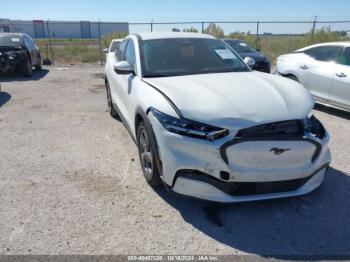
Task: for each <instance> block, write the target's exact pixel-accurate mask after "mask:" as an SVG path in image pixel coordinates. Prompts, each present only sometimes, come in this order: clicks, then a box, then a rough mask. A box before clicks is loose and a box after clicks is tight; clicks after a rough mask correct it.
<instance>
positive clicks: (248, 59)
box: [244, 56, 255, 68]
mask: <svg viewBox="0 0 350 262" xmlns="http://www.w3.org/2000/svg"><path fill="white" fill-rule="evenodd" d="M244 62H245V63H246V64H247V65H248V66H249V67H250V68H253V67H254V66H255V60H254V59H253V58H251V57H249V56H247V57H246V58H244Z"/></svg>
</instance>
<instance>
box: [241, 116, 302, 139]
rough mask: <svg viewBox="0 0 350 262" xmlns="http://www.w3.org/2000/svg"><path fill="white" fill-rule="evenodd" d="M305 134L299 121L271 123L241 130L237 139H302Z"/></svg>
mask: <svg viewBox="0 0 350 262" xmlns="http://www.w3.org/2000/svg"><path fill="white" fill-rule="evenodd" d="M303 134H304V125H303V123H302V122H301V121H299V120H291V121H283V122H276V123H269V124H264V125H259V126H253V127H250V128H245V129H241V130H240V131H239V132H238V133H237V135H236V137H237V138H243V137H244V138H259V137H272V136H278V137H301V136H303Z"/></svg>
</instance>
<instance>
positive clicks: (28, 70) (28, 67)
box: [22, 58, 33, 77]
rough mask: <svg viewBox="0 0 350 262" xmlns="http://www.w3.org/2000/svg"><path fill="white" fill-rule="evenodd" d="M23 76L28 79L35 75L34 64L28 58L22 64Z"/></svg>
mask: <svg viewBox="0 0 350 262" xmlns="http://www.w3.org/2000/svg"><path fill="white" fill-rule="evenodd" d="M22 70H23V75H24V76H26V77H31V76H32V74H33V71H32V62H31V61H30V60H29V59H28V58H27V59H26V60H24V62H23V64H22Z"/></svg>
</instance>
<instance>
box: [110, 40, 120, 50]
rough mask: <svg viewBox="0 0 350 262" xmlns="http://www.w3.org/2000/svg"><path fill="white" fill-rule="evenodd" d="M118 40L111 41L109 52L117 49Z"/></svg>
mask: <svg viewBox="0 0 350 262" xmlns="http://www.w3.org/2000/svg"><path fill="white" fill-rule="evenodd" d="M119 43H120V42H116V41H115V42H113V43H112V45H111V48H110V50H109V52H115V51H116V50H117V47H118V45H119Z"/></svg>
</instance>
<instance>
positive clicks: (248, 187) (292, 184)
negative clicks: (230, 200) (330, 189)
mask: <svg viewBox="0 0 350 262" xmlns="http://www.w3.org/2000/svg"><path fill="white" fill-rule="evenodd" d="M315 173H316V172H315ZM315 173H314V174H315ZM314 174H312V175H310V176H308V177H305V178H299V179H292V180H284V181H273V182H227V181H222V180H220V179H217V178H215V177H213V176H210V175H208V174H206V173H203V172H200V171H197V170H179V171H178V172H177V173H176V179H177V178H178V177H180V176H181V177H185V178H189V179H193V180H197V181H202V182H205V183H208V184H210V185H213V186H214V187H216V188H218V189H219V190H221V191H223V192H225V193H226V194H228V195H231V196H245V195H257V194H270V193H280V192H288V191H294V190H297V189H298V188H299V187H301V186H303V185H304V184H305V183H306V182H307V181H308V180H309V179H310V178H311V177H312V176H313V175H314ZM176 179H175V181H176Z"/></svg>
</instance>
